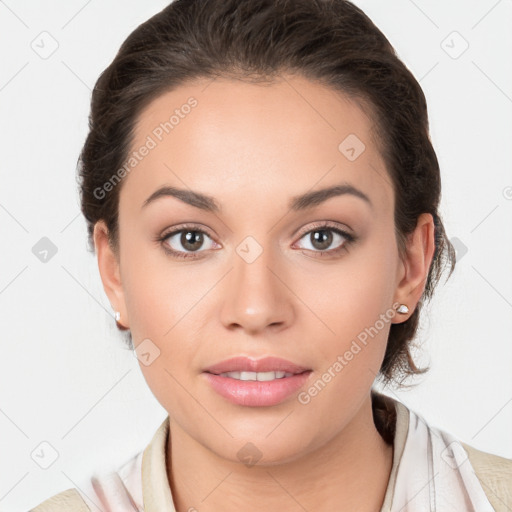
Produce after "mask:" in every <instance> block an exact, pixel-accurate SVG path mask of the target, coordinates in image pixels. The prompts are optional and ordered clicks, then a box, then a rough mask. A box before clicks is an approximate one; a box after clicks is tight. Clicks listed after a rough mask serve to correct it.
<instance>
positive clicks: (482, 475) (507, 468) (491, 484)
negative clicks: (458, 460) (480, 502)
mask: <svg viewBox="0 0 512 512" xmlns="http://www.w3.org/2000/svg"><path fill="white" fill-rule="evenodd" d="M461 444H462V446H463V448H464V449H465V450H466V453H467V454H468V458H469V461H470V462H471V465H472V466H473V469H474V470H475V474H476V476H477V477H478V480H479V481H480V483H481V484H482V487H483V488H484V490H485V493H486V494H487V497H488V498H489V501H490V502H491V504H492V506H493V507H494V508H495V510H496V511H498V512H501V511H509V510H511V509H512V459H507V458H505V457H500V456H499V455H494V454H492V453H488V452H484V451H481V450H478V449H476V448H474V447H473V446H470V445H468V444H466V443H463V442H461Z"/></svg>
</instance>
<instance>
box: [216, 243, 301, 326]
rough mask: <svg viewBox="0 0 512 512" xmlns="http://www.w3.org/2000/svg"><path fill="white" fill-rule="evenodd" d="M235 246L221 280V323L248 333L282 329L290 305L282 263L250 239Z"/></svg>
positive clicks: (288, 320)
mask: <svg viewBox="0 0 512 512" xmlns="http://www.w3.org/2000/svg"><path fill="white" fill-rule="evenodd" d="M237 249H238V250H237V251H236V252H234V253H233V269H232V270H231V272H230V273H229V277H228V279H227V280H226V282H225V284H224V286H225V300H224V302H223V306H222V312H221V319H222V322H223V324H224V325H225V326H226V327H227V328H229V329H233V328H238V329H242V330H243V331H245V332H246V333H248V334H252V335H254V334H257V333H259V332H264V331H265V330H267V329H271V330H272V331H273V332H276V331H280V330H282V329H285V328H286V327H288V326H289V325H291V323H292V320H293V315H294V307H293V302H292V301H293V293H292V292H291V291H290V289H289V288H288V287H287V286H286V284H285V283H286V276H285V275H284V271H283V270H282V268H283V266H282V265H279V264H278V263H277V261H276V258H272V255H271V251H270V250H268V249H263V247H262V246H260V245H259V244H255V243H254V241H253V242H252V243H251V242H249V243H248V244H246V245H244V244H241V246H240V247H238V248H237ZM262 249H263V250H262ZM254 257H255V259H254Z"/></svg>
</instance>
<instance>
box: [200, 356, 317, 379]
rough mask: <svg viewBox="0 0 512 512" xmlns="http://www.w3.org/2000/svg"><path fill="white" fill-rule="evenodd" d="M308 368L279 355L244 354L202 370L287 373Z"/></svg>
mask: <svg viewBox="0 0 512 512" xmlns="http://www.w3.org/2000/svg"><path fill="white" fill-rule="evenodd" d="M307 370H310V368H305V367H304V366H300V365H298V364H295V363H292V362H291V361H287V360H286V359H281V358H280V357H264V358H262V359H251V358H249V357H246V356H236V357H232V358H230V359H225V360H224V361H221V362H220V363H216V364H214V365H212V366H209V367H208V368H205V369H204V370H203V371H205V372H208V373H214V374H217V375H218V374H220V373H227V372H240V371H241V372H272V371H281V372H287V373H303V372H305V371H307Z"/></svg>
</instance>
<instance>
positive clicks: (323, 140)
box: [94, 75, 434, 512]
mask: <svg viewBox="0 0 512 512" xmlns="http://www.w3.org/2000/svg"><path fill="white" fill-rule="evenodd" d="M190 96H193V97H194V98H196V99H197V101H198V105H197V107H195V108H194V109H193V110H192V111H191V112H190V114H188V116H185V117H184V119H181V120H180V123H179V125H177V126H176V127H175V128H174V130H173V131H172V132H170V133H169V134H168V135H166V136H165V137H164V138H163V140H162V141H161V142H160V143H159V144H158V146H157V147H156V148H154V149H152V150H151V151H150V153H149V154H148V155H147V156H146V157H145V158H144V159H143V160H142V161H141V162H139V163H138V165H137V166H136V168H135V169H134V170H133V171H132V172H131V173H130V174H129V175H127V176H126V178H125V181H124V183H123V184H122V189H121V192H120V203H119V230H120V231H119V233H120V253H119V254H120V256H119V259H118V258H116V256H115V255H114V253H113V252H112V250H111V249H110V246H109V244H108V239H107V234H108V230H107V228H106V226H105V224H104V223H103V221H100V222H98V223H97V224H96V226H95V230H94V242H95V247H96V251H97V257H98V265H99V269H100V274H101V278H102V282H103V286H104V289H105V292H106V294H107V295H108V298H109V300H110V302H111V304H112V307H113V308H114V309H115V310H117V311H120V312H121V323H122V324H123V325H125V326H126V327H129V328H130V329H131V333H132V338H133V342H134V345H135V347H137V345H138V344H139V343H141V342H142V340H144V339H147V338H149V339H150V340H151V343H153V344H154V345H156V346H157V347H158V349H159V350H160V355H159V357H157V358H156V359H154V361H152V362H151V364H149V365H148V366H146V365H145V364H142V363H140V368H141V371H142V372H143V374H144V377H145V379H146V381H147V383H148V385H149V387H150V389H151V390H152V392H153V393H154V395H155V397H156V398H157V399H158V401H159V402H160V403H161V404H162V406H163V407H164V408H165V409H166V410H167V411H168V413H169V415H170V439H169V442H168V453H167V470H168V478H169V482H170V485H171V491H172V494H173V499H174V501H175V506H176V510H177V511H178V512H185V511H187V510H189V508H190V507H195V508H196V509H197V510H201V512H203V511H219V510H222V511H224V512H230V511H235V510H236V511H237V512H238V511H239V510H248V511H252V510H254V511H256V510H268V511H276V512H277V511H282V510H290V511H292V510H297V511H299V510H304V509H306V510H315V511H321V512H322V511H332V510H337V511H340V512H343V511H353V510H358V511H360V512H364V511H368V512H370V511H371V512H375V511H376V510H379V509H380V507H381V505H382V502H383V500H384V496H385V492H386V488H387V485H388V480H389V475H390V471H391V467H392V459H393V447H392V446H390V445H388V444H386V443H385V442H384V440H383V438H382V437H381V436H380V434H379V432H378V431H377V429H376V427H375V425H374V422H373V416H372V409H371V398H370V390H371V387H372V384H373V383H374V380H375V377H376V375H377V373H378V370H379V368H380V366H381V363H382V360H383V357H384V353H385V348H386V342H387V338H388V335H389V328H390V326H391V323H400V322H403V321H405V320H406V319H407V318H408V317H409V316H410V315H411V314H412V313H413V311H414V308H415V306H416V304H417V303H418V301H419V299H420V297H421V295H422V293H423V290H424V286H425V281H426V278H427V274H428V269H429V267H430V264H431V261H432V258H433V253H434V223H433V219H432V216H431V215H430V214H423V215H422V216H421V217H420V218H419V219H418V223H417V227H416V230H415V232H414V233H413V234H412V235H411V236H410V237H409V239H408V252H407V255H406V257H405V258H404V259H401V258H400V257H399V253H398V247H397V241H396V238H395V233H394V223H393V211H394V196H393V190H392V187H391V182H390V179H389V176H388V175H387V172H386V168H385V164H384V161H383V159H382V157H381V155H380V153H379V150H378V146H377V143H376V141H375V140H374V138H373V136H372V126H373V122H372V120H371V119H370V118H369V117H368V116H367V115H366V114H365V113H364V111H363V110H362V109H361V108H360V107H359V106H358V104H356V103H354V102H352V101H350V100H349V99H348V98H347V97H346V96H344V95H342V94H340V93H337V92H334V91H332V90H331V89H328V88H326V87H325V86H323V85H320V84H316V83H312V82H310V81H308V80H306V79H304V78H301V77H299V76H291V75H283V76H282V79H281V80H279V81H276V82H275V83H272V85H266V86H262V85H260V84H248V83H244V82H241V81H237V80H231V79H221V78H217V79H216V80H214V81H212V80H211V79H210V80H198V81H195V82H191V83H188V84H187V85H186V86H185V85H184V86H181V87H179V88H177V89H175V90H173V91H171V92H166V93H165V94H163V95H161V96H160V97H158V98H157V99H156V100H154V101H153V102H152V103H150V105H149V106H148V107H147V108H146V109H145V110H144V111H143V112H142V113H141V115H140V117H139V122H138V124H137V129H136V132H135V135H136V137H135V140H134V143H133V147H134V148H138V147H140V146H141V145H142V144H144V141H145V140H146V137H147V135H148V134H151V132H152V130H154V128H155V126H157V125H158V124H159V123H160V122H162V121H163V120H165V119H168V117H169V112H172V111H173V110H174V109H176V108H179V107H180V106H181V105H183V104H184V103H186V101H187V99H188V98H189V97H190ZM351 133H352V134H356V135H357V137H358V138H359V139H360V140H361V141H363V142H364V144H365V146H366V149H365V151H364V152H363V153H362V154H361V155H360V156H359V157H358V158H357V159H356V160H354V161H350V160H349V159H347V158H346V157H345V155H344V154H342V153H341V152H340V150H339V149H338V146H339V144H340V142H341V141H343V140H344V139H345V138H346V137H347V136H348V135H349V134H351ZM164 164H165V165H164ZM343 182H347V183H350V184H351V185H353V186H354V187H357V188H358V189H359V190H361V191H363V192H364V193H365V194H367V195H368V196H369V198H370V199H371V202H372V206H369V205H368V204H366V202H365V201H363V200H361V199H359V198H357V197H355V196H352V195H348V194H346V195H340V196H335V197H331V198H330V199H328V200H327V201H325V202H323V203H321V204H319V205H317V206H315V207H313V208H310V209H308V210H305V211H300V212H293V211H291V210H290V208H289V206H288V202H289V201H290V199H291V197H293V196H296V195H299V194H303V193H305V192H308V191H312V190H317V189H320V188H324V187H327V186H332V185H337V184H340V183H343ZM162 185H172V186H175V187H179V188H185V189H191V190H194V191H199V192H202V193H206V194H208V195H211V196H213V197H214V198H215V200H216V201H217V202H218V203H219V204H220V205H221V207H222V211H221V212H220V213H217V214H214V213H210V212H205V211H203V210H200V209H198V208H194V207H193V206H190V205H187V204H185V203H183V202H181V201H180V200H179V199H177V198H174V197H165V198H160V199H158V200H157V201H154V202H153V203H151V204H149V205H147V206H146V207H145V208H142V204H143V203H144V201H145V200H146V198H147V197H149V196H150V195H151V194H152V193H153V192H154V191H155V190H156V189H157V188H158V187H160V186H162ZM321 221H332V222H334V223H335V225H336V226H337V227H339V228H340V229H345V230H347V231H348V232H349V233H353V234H355V235H357V236H358V239H357V240H356V241H355V242H354V243H352V244H350V245H345V248H344V249H342V251H341V252H340V253H338V254H337V255H329V254H328V253H327V251H331V254H332V251H333V250H335V249H336V248H338V247H342V246H343V244H344V243H345V244H346V240H345V239H344V238H343V237H341V236H338V235H336V234H335V233H333V232H329V233H331V234H332V237H333V238H332V239H331V244H330V245H329V244H328V242H327V243H326V245H324V246H323V247H324V248H326V249H325V250H324V254H323V255H320V253H321V252H322V246H321V245H320V244H319V243H318V242H316V244H315V242H314V239H312V236H311V235H312V234H313V233H309V234H308V232H309V231H310V230H312V229H315V226H314V225H313V224H314V223H315V222H321ZM185 222H186V223H194V224H195V225H197V227H198V228H202V229H204V230H205V231H206V232H207V235H204V239H203V244H202V245H201V244H200V243H199V244H197V247H199V249H198V250H196V251H194V250H193V249H190V247H191V246H190V245H188V246H187V245H186V246H185V247H184V246H183V244H182V243H180V235H181V234H178V235H176V236H174V237H173V238H172V240H171V239H170V238H168V239H167V240H166V241H164V242H158V241H155V240H156V238H157V237H158V236H159V235H162V234H164V232H166V231H167V232H168V231H169V228H172V227H176V228H178V227H180V225H181V224H183V223H185ZM299 230H301V231H299ZM247 236H251V237H253V238H254V239H255V240H256V241H257V242H258V243H259V245H260V246H261V248H262V250H263V252H262V253H261V255H260V256H259V257H258V258H257V259H256V260H255V261H253V262H252V263H248V262H247V261H246V260H244V259H243V258H242V257H240V256H239V254H238V253H237V250H236V249H237V247H238V246H239V244H240V243H241V242H242V241H243V240H244V239H245V238H246V237H247ZM182 241H183V239H182ZM169 244H172V245H171V247H172V248H173V249H175V250H179V251H182V252H184V253H186V254H189V255H190V254H191V255H192V256H194V255H196V256H197V258H190V259H179V258H173V257H172V256H169V255H168V254H166V252H165V251H164V249H163V246H164V245H167V246H169ZM395 302H399V303H403V304H407V305H408V307H409V310H410V312H409V314H408V315H398V314H396V315H395V316H394V317H393V318H392V319H391V320H390V321H389V322H387V323H385V326H384V328H382V329H381V330H380V331H379V332H378V335H376V336H374V337H373V338H370V340H371V341H369V343H368V344H367V345H366V346H365V347H364V348H363V349H362V350H361V351H360V352H359V353H358V354H357V355H356V356H354V358H353V359H352V360H351V361H350V362H349V363H348V364H347V365H346V366H345V367H344V368H343V370H342V371H341V372H339V373H338V374H336V377H335V378H333V379H332V380H331V381H330V382H329V383H328V384H327V385H326V386H325V387H324V389H323V390H322V391H321V392H320V393H318V395H317V396H315V397H314V398H313V399H312V400H311V401H310V402H309V403H308V404H301V403H299V402H298V400H297V396H296V395H292V396H291V397H290V398H289V399H287V400H285V401H283V402H281V403H280V404H278V405H275V406H271V407H247V406H241V405H235V404H232V403H230V402H228V401H227V400H226V399H224V398H223V397H221V396H220V395H218V394H217V393H216V392H215V391H214V390H213V389H212V388H211V387H210V386H209V384H208V383H207V381H206V379H205V378H204V374H202V370H203V369H204V368H205V367H207V366H208V365H211V364H214V363H216V362H219V361H222V360H224V359H226V358H228V357H231V356H234V355H245V356H248V357H253V358H255V359H259V358H261V357H264V356H266V355H274V356H278V357H282V358H285V359H288V360H290V361H293V362H295V363H297V364H299V365H302V366H305V367H308V368H311V369H312V370H313V372H312V374H311V376H310V379H309V380H308V384H307V385H306V386H305V388H303V389H307V388H308V386H309V385H311V383H312V382H314V381H315V380H317V379H318V378H319V377H320V376H321V375H322V374H323V373H324V372H325V371H327V369H328V368H329V367H332V365H333V363H334V362H335V361H336V360H337V357H338V355H340V354H344V353H345V352H346V351H347V350H348V349H349V348H350V346H351V343H352V341H353V340H354V339H356V337H357V335H358V334H359V333H361V332H362V331H364V329H365V328H366V327H369V326H373V325H374V324H375V322H376V320H377V319H379V315H380V314H382V313H385V312H386V311H390V308H392V305H393V303H395ZM248 442H251V443H253V445H255V446H256V447H257V448H258V450H259V451H260V452H261V454H262V458H261V459H260V460H259V461H258V462H257V463H256V464H255V465H252V466H250V467H248V466H246V465H245V464H244V463H243V462H242V461H240V459H239V457H238V456H237V452H238V451H239V450H240V449H241V448H242V447H244V445H246V443H248ZM227 497H229V499H227ZM203 500H204V501H203Z"/></svg>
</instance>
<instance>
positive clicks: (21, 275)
mask: <svg viewBox="0 0 512 512" xmlns="http://www.w3.org/2000/svg"><path fill="white" fill-rule="evenodd" d="M166 3H167V2H166V1H163V0H162V1H156V0H152V1H145V2H140V1H139V2H136V1H133V0H131V1H120V0H117V1H114V0H109V1H102V2H99V1H89V2H87V1H84V0H73V1H67V2H64V1H60V2H59V1H47V2H44V3H42V2H36V1H34V0H30V1H29V0H26V1H24V2H15V1H14V0H6V1H5V2H0V38H1V40H2V44H1V46H0V52H1V59H2V61H1V62H2V64H1V70H2V72H1V74H0V105H1V116H0V130H1V132H0V138H1V139H0V140H1V142H2V151H1V165H0V233H1V239H0V240H1V241H0V244H1V252H0V254H1V258H2V259H1V267H0V268H1V271H0V315H1V334H2V357H1V359H0V365H1V367H0V379H1V380H0V398H1V402H0V432H1V436H0V454H1V455H0V510H2V511H12V512H20V511H25V510H27V509H29V508H30V507H32V506H35V505H36V504H38V503H39V502H41V501H42V500H43V499H45V498H47V497H49V496H51V495H53V494H55V493H57V492H60V491H62V490H64V489H67V488H70V487H74V486H75V485H76V483H77V482H79V481H80V480H81V479H83V478H84V477H86V476H87V475H89V474H91V473H92V472H93V471H97V470H102V469H103V468H109V467H111V466H112V467H116V466H117V465H118V464H120V463H121V462H124V461H125V460H127V459H128V458H129V457H131V456H132V455H134V454H135V453H137V452H138V451H140V450H141V449H143V447H144V446H145V445H146V444H147V443H148V442H149V440H150V439H151V437H152V435H153V433H154V431H155V430H156V428H157V427H158V426H159V425H160V423H161V421H162V420H163V419H164V418H165V416H166V411H165V410H164V409H163V408H162V407H161V406H160V404H159V403H158V402H157V401H156V399H155V398H154V397H153V395H152V394H151V392H150V390H149V389H148V387H147V385H146V382H145V381H144V379H143V377H142V374H141V372H140V369H139V366H138V362H137V360H136V359H135V357H134V356H133V355H132V353H131V352H130V351H128V350H126V349H124V348H123V344H122V341H121V338H120V337H119V335H118V332H117V330H116V329H115V327H114V320H113V317H112V310H111V308H110V305H109V302H108V300H107V297H106V295H105V294H104V292H103V289H102V287H101V282H100V279H99V274H98V271H97V264H96V260H95V257H94V256H93V255H92V254H91V253H89V252H88V251H87V246H86V238H87V237H86V231H85V221H84V219H83V218H82V216H81V214H80V210H79V203H78V192H77V185H76V177H75V176H76V174H75V170H76V161H77V158H78V154H79V152H80V149H81V147H82V144H83V142H84V140H85V136H86V133H87V116H88V113H89V99H90V92H91V89H92V87H93V85H94V83H95V81H96V79H97V78H98V76H99V74H100V73H101V71H102V70H103V69H104V68H105V67H106V66H107V65H108V64H109V63H110V62H111V60H112V59H113V57H114V55H115V53H116V52H117V50H118V48H119V46H120V44H121V43H122V41H123V40H124V39H125V38H126V37H127V36H128V34H129V33H130V32H131V31H132V30H133V29H134V28H135V27H136V26H137V25H138V24H140V23H142V22H143V21H145V20H146V19H147V18H148V17H150V16H151V15H152V14H154V13H156V12H158V11H159V10H161V9H162V8H163V7H164V6H165V5H166ZM355 3H356V4H357V5H359V6H360V7H362V8H363V10H365V12H366V13H367V14H368V15H369V16H370V18H372V20H373V21H374V22H375V23H376V24H377V26H378V27H379V28H380V29H381V30H382V31H383V32H384V33H385V35H386V36H387V37H388V38H389V39H390V41H391V43H392V44H393V45H394V46H395V48H396V50H397V52H398V54H399V56H400V57H401V58H402V59H403V60H404V62H405V63H406V65H407V66H408V67H409V68H410V69H411V71H412V72H413V73H414V75H415V76H416V77H417V79H418V80H420V83H421V86H422V87H423V90H424V92H425V94H426V97H427V101H428V105H429V112H430V120H431V121H430V122H431V135H432V140H433V143H434V146H435V148H436V151H437V154H438V158H439V161H440V165H441V173H442V185H443V196H442V210H441V214H442V217H443V219H444V222H445V226H446V229H447V231H448V235H449V237H450V238H452V239H453V237H456V238H457V239H459V240H460V242H458V247H462V244H464V246H465V247H466V248H467V252H466V253H465V254H464V253H463V251H459V261H458V263H457V267H456V270H455V272H454V274H453V275H452V276H451V278H450V279H449V280H448V281H447V282H446V284H444V281H445V279H444V278H443V280H442V281H441V283H440V286H439V288H438V289H437V293H436V295H435V297H434V300H433V302H432V305H431V307H430V308H425V310H424V312H425V315H424V319H423V323H422V330H421V332H420V336H419V342H420V343H421V346H422V352H421V353H419V354H418V355H417V356H416V360H417V361H418V363H419V364H420V365H421V364H424V363H430V364H431V366H432V369H431V371H430V372H429V373H428V374H427V376H425V377H422V378H421V379H419V380H417V382H419V383H420V384H419V385H418V386H417V387H416V388H415V389H414V390H412V391H397V390H393V389H388V390H386V391H385V392H386V393H388V394H390V395H391V396H394V397H395V398H396V397H399V399H400V400H401V401H402V402H404V403H405V404H406V405H407V406H408V407H410V408H412V409H414V410H416V411H417V412H419V413H420V414H421V415H422V416H423V417H424V418H426V419H427V420H428V421H429V423H431V424H433V425H436V426H438V427H441V428H442V429H444V430H447V431H450V432H452V433H453V434H455V435H456V436H457V437H458V438H459V439H461V440H463V441H465V442H468V443H469V444H471V445H473V446H475V447H477V448H479V449H481V450H484V451H489V452H492V453H495V454H498V455H501V456H505V457H510V458H512V434H511V433H512V343H511V341H512V335H511V331H512V279H511V274H512V264H511V263H512V200H511V199H512V172H511V160H512V153H511V151H510V147H511V140H512V127H511V119H512V115H511V114H512V59H511V55H512V52H511V50H512V31H511V30H510V26H512V2H511V1H510V0H500V1H496V0H479V1H476V0H472V1H459V2H456V1H446V0H436V1H428V2H427V1H426V0H416V1H414V2H413V1H412V0H389V1H386V2H383V1H381V0H367V1H357V2H355ZM43 31H47V32H48V33H49V34H51V37H52V38H54V39H55V40H56V41H57V43H58V48H57V49H56V51H55V52H54V53H53V54H52V55H51V56H49V57H48V58H46V59H43V58H41V57H40V56H39V55H38V54H37V53H36V52H35V51H34V50H33V49H32V47H31V45H34V44H35V43H33V41H34V40H35V42H36V43H37V41H39V40H40V39H38V37H43V36H39V35H40V33H41V32H43ZM453 31H457V32H458V33H459V34H460V36H461V37H462V38H464V40H466V41H467V43H468V44H469V47H468V49H467V50H466V51H465V52H464V53H462V54H461V55H460V56H459V57H458V58H453V56H454V55H455V54H456V53H457V52H458V51H460V50H461V49H462V48H463V46H462V45H463V44H464V41H463V40H462V39H461V38H460V37H459V36H457V35H453V34H452V33H453ZM44 37H47V38H48V36H44ZM447 37H448V39H447ZM48 41H50V40H49V39H48ZM443 41H445V42H444V43H443ZM450 47H451V48H450ZM447 52H448V53H447ZM449 52H451V53H452V56H450V55H449ZM44 236H46V237H48V238H49V239H50V240H51V241H52V242H53V243H54V244H55V246H56V247H57V253H56V254H55V256H53V257H52V258H51V259H50V260H49V261H48V262H46V263H42V262H41V261H40V260H39V259H38V258H36V256H35V255H34V254H33V252H32V247H33V246H34V245H35V244H36V243H37V242H38V241H39V240H40V239H41V238H42V237H44ZM43 441H46V442H48V443H50V444H51V445H52V446H53V447H54V449H55V450H56V451H57V452H58V458H57V460H56V461H55V462H54V463H53V464H52V465H51V466H50V467H49V468H48V469H42V468H41V467H40V466H39V465H38V464H36V462H35V461H34V460H33V459H32V458H31V453H32V452H33V451H34V450H35V449H36V448H37V449H38V450H40V449H41V447H40V446H39V445H40V443H41V442H43ZM43 446H44V445H43ZM46 453H49V452H48V449H47V452H46Z"/></svg>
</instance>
